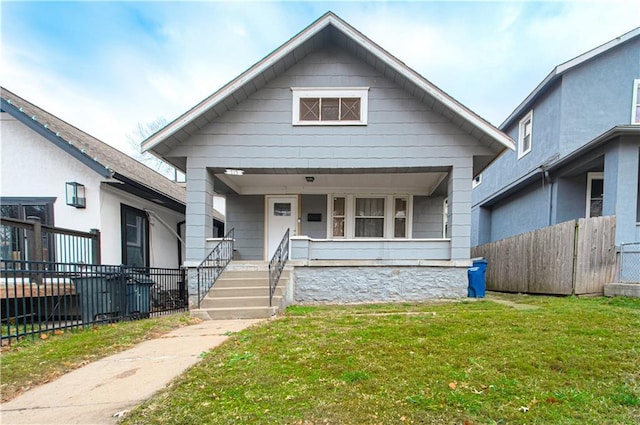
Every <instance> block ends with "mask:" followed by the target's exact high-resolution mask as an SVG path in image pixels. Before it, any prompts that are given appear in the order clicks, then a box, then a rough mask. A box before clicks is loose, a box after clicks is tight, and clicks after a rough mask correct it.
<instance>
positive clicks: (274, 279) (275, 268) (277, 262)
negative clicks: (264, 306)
mask: <svg viewBox="0 0 640 425" xmlns="http://www.w3.org/2000/svg"><path fill="white" fill-rule="evenodd" d="M288 259H289V229H287V231H286V232H285V234H284V236H283V237H282V240H281V241H280V244H279V245H278V248H277V249H276V252H275V253H274V254H273V258H271V261H269V306H271V305H272V304H273V294H274V293H275V292H276V287H277V286H278V282H279V281H280V275H281V274H282V270H284V266H285V264H286V263H287V260H288Z"/></svg>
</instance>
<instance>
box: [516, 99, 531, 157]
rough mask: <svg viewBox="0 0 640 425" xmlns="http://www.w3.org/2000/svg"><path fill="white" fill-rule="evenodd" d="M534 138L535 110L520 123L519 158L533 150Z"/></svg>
mask: <svg viewBox="0 0 640 425" xmlns="http://www.w3.org/2000/svg"><path fill="white" fill-rule="evenodd" d="M532 138H533V110H531V111H529V113H528V114H527V115H525V116H524V118H522V119H521V120H520V124H518V159H520V158H522V157H523V156H525V155H526V154H528V153H529V152H531V146H532Z"/></svg>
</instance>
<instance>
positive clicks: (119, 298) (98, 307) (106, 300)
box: [0, 260, 187, 344]
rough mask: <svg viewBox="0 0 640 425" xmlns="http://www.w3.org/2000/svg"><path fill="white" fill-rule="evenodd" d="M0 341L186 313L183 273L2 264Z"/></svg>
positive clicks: (43, 263)
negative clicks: (0, 328)
mask: <svg viewBox="0 0 640 425" xmlns="http://www.w3.org/2000/svg"><path fill="white" fill-rule="evenodd" d="M0 306H1V310H2V314H1V327H2V343H3V344H7V343H11V342H12V341H15V340H17V339H19V338H21V337H25V336H30V335H31V336H33V335H37V334H40V333H43V332H50V331H55V330H57V329H69V328H80V327H84V326H87V325H94V324H102V323H112V322H117V321H122V320H135V319H141V318H146V317H154V316H158V315H164V314H171V313H174V312H178V311H184V310H187V289H186V273H185V272H184V270H183V269H164V268H148V267H145V268H141V267H129V266H106V265H87V264H81V263H55V262H46V261H22V260H16V261H3V264H2V269H1V270H0Z"/></svg>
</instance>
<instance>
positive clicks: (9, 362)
mask: <svg viewBox="0 0 640 425" xmlns="http://www.w3.org/2000/svg"><path fill="white" fill-rule="evenodd" d="M190 323H193V319H192V318H190V317H189V316H188V314H173V315H169V316H162V317H158V318H153V319H145V320H138V321H132V322H119V323H114V324H110V325H104V326H96V327H93V328H86V329H84V330H82V329H80V330H69V331H64V332H63V331H55V332H51V333H48V334H45V336H44V337H42V338H37V339H30V338H25V339H22V340H21V341H20V342H18V343H15V344H12V345H11V346H7V347H2V352H1V353H0V363H1V369H0V370H1V373H2V383H1V384H0V388H1V389H2V401H3V402H4V401H8V400H11V399H12V398H14V397H16V396H17V395H19V394H20V393H22V392H23V391H25V390H27V389H29V388H31V387H33V386H35V385H39V384H43V383H45V382H49V381H51V380H53V379H55V378H57V377H58V376H60V375H62V374H64V373H66V372H69V371H71V370H73V369H77V368H78V367H80V366H83V365H85V364H87V363H89V362H92V361H95V360H98V359H100V358H102V357H106V356H109V355H111V354H115V353H118V352H120V351H124V350H126V349H128V348H131V347H132V346H133V345H135V344H137V343H139V342H141V341H143V340H146V339H151V338H154V337H157V336H159V335H162V334H164V333H167V332H169V331H170V330H171V329H174V328H177V327H180V326H186V325H188V324H190Z"/></svg>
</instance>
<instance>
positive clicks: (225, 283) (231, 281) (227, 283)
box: [213, 277, 288, 288]
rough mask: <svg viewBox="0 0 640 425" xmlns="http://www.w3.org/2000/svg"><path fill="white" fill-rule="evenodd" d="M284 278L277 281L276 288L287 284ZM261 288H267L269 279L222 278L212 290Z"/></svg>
mask: <svg viewBox="0 0 640 425" xmlns="http://www.w3.org/2000/svg"><path fill="white" fill-rule="evenodd" d="M287 280H288V279H286V278H282V277H281V278H280V280H279V281H278V286H280V285H286V284H287ZM247 286H253V287H263V288H267V287H268V286H269V279H253V278H252V279H243V278H228V277H222V278H220V279H218V280H216V283H215V285H213V287H214V288H241V287H247Z"/></svg>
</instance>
